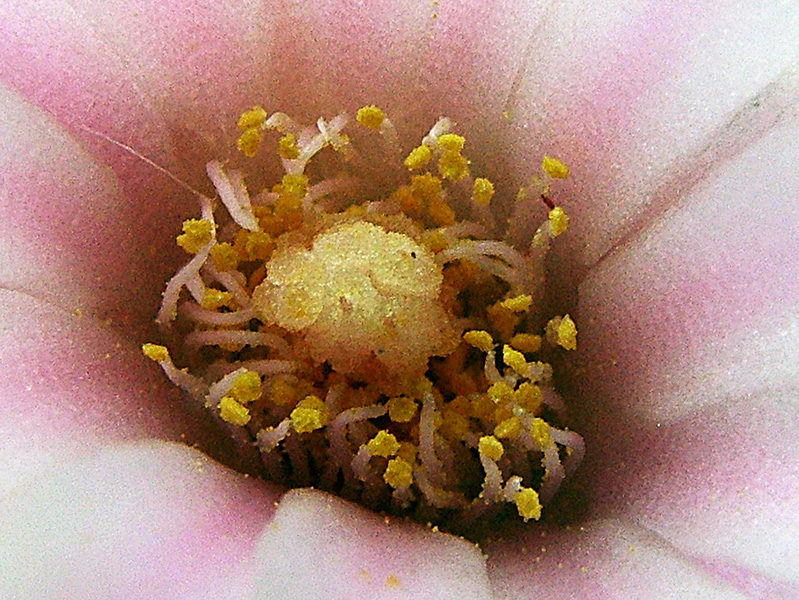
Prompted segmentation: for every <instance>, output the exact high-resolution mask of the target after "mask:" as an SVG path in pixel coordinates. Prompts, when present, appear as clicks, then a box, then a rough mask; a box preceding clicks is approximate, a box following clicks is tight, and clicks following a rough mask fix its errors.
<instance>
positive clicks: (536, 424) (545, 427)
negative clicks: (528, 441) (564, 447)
mask: <svg viewBox="0 0 799 600" xmlns="http://www.w3.org/2000/svg"><path fill="white" fill-rule="evenodd" d="M530 435H532V436H533V439H534V440H535V443H536V444H538V446H539V448H542V449H543V448H546V447H547V446H550V445H551V444H552V436H551V435H550V433H549V423H547V422H546V421H544V419H540V418H538V417H535V418H534V419H533V422H532V424H531V425H530Z"/></svg>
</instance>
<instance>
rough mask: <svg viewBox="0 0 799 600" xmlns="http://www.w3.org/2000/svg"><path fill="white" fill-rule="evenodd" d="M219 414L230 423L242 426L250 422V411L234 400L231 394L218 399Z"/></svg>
mask: <svg viewBox="0 0 799 600" xmlns="http://www.w3.org/2000/svg"><path fill="white" fill-rule="evenodd" d="M219 416H220V417H222V420H223V421H225V422H227V423H231V424H232V425H239V426H244V425H246V424H247V423H249V422H250V411H249V409H248V408H247V407H245V406H242V405H241V404H239V403H238V402H236V400H235V398H232V397H231V396H224V397H223V398H222V399H221V400H220V401H219Z"/></svg>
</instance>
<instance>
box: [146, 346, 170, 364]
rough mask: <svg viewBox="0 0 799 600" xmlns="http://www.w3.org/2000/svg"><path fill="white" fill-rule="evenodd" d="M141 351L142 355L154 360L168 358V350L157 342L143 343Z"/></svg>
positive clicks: (160, 360) (158, 360) (159, 360)
mask: <svg viewBox="0 0 799 600" xmlns="http://www.w3.org/2000/svg"><path fill="white" fill-rule="evenodd" d="M141 351H142V354H144V356H146V357H147V358H149V359H150V360H154V361H155V362H163V361H165V360H169V350H167V349H166V346H160V345H158V344H143V345H142V347H141Z"/></svg>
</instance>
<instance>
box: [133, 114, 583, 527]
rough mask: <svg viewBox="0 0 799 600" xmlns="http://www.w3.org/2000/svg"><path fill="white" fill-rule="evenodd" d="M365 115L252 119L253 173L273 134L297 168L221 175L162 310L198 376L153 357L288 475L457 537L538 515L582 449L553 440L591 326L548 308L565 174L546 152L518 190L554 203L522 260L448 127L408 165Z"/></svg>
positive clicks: (165, 354) (211, 167)
mask: <svg viewBox="0 0 799 600" xmlns="http://www.w3.org/2000/svg"><path fill="white" fill-rule="evenodd" d="M355 121H356V122H355V123H352V124H351V123H350V121H349V119H348V117H347V115H339V116H336V117H335V118H333V119H332V120H330V121H325V120H323V119H319V120H318V121H317V123H316V124H315V126H312V127H305V126H301V125H299V124H297V123H296V122H295V121H294V120H292V119H291V118H290V117H289V116H288V115H285V114H283V113H275V114H273V115H271V116H269V115H268V114H267V113H266V112H265V111H264V110H263V109H262V108H260V107H255V108H253V109H252V110H248V111H246V112H244V113H243V114H242V116H241V118H240V120H239V123H238V125H239V128H240V129H241V131H242V133H241V137H240V138H239V140H238V147H239V150H240V151H241V152H242V153H243V154H244V155H245V156H246V157H248V159H252V158H254V157H255V156H256V155H257V154H258V152H259V149H260V148H261V146H263V145H265V142H266V139H265V138H267V137H270V134H271V132H275V133H274V134H273V135H274V141H273V142H271V143H276V146H277V153H278V155H279V157H280V160H281V162H282V165H283V168H284V170H285V174H284V175H283V177H282V179H281V180H280V182H279V183H276V184H275V185H274V186H272V187H271V188H268V189H264V190H252V189H250V188H249V187H248V186H247V184H246V183H245V180H244V177H243V175H242V173H241V172H239V171H237V170H233V169H229V168H226V167H225V166H224V165H223V164H221V163H220V162H217V161H213V162H211V163H209V164H208V165H207V173H208V176H209V178H210V179H211V181H212V182H213V184H214V187H215V188H216V192H217V195H218V197H217V198H214V199H210V198H206V197H201V214H200V216H199V218H197V219H190V220H187V221H185V222H184V224H183V232H182V233H181V234H180V235H178V236H177V244H178V245H179V246H180V247H182V248H183V249H184V250H185V251H186V252H187V253H189V254H190V255H191V259H190V260H189V261H188V263H187V264H186V265H185V266H184V267H182V268H181V269H180V270H179V271H178V272H177V273H176V275H175V276H174V277H173V278H172V279H171V280H170V281H169V282H168V283H167V286H166V290H165V292H164V296H163V302H162V305H161V309H160V311H159V313H158V317H157V322H158V323H159V325H160V326H161V327H162V328H163V329H164V331H165V333H168V334H169V337H170V343H169V345H170V346H172V354H173V355H174V356H176V357H177V359H178V362H179V363H180V364H183V365H185V367H184V368H178V367H176V366H175V364H174V363H173V361H172V358H171V354H170V351H169V350H168V349H167V347H166V346H162V345H156V344H145V345H144V347H143V351H144V354H145V355H146V356H148V357H149V358H151V359H153V360H155V361H157V362H158V363H159V364H160V365H161V367H162V368H163V370H164V372H165V373H166V375H167V376H168V377H169V378H170V380H171V381H172V382H173V383H175V384H176V385H177V386H179V387H181V388H182V389H184V390H185V391H186V392H188V393H189V394H190V395H191V396H192V397H193V398H195V399H196V400H197V401H198V402H201V403H203V404H204V405H205V407H206V408H207V409H208V410H210V411H211V412H212V413H213V414H214V415H215V416H216V418H218V420H219V421H220V423H221V424H222V426H224V427H225V428H227V429H228V430H229V432H230V433H231V435H233V436H234V439H236V440H238V441H239V442H240V443H242V444H245V445H251V446H254V447H255V448H256V449H257V451H258V453H259V454H260V457H261V459H262V461H263V464H264V472H265V473H266V476H267V477H268V478H269V479H271V480H273V481H276V482H278V483H281V484H284V485H288V486H292V487H301V486H313V487H317V488H320V489H323V490H328V491H330V492H333V493H336V494H338V495H340V496H342V497H344V498H347V499H351V500H355V501H357V502H359V503H361V504H363V505H365V506H367V507H369V508H371V509H374V510H377V511H383V512H388V513H394V514H401V515H407V516H411V517H413V518H416V519H418V520H420V521H422V522H429V523H436V524H439V525H442V526H445V527H448V528H452V529H462V528H463V527H464V526H468V524H469V523H473V522H475V521H478V520H483V519H485V518H488V517H496V516H497V515H498V513H501V512H506V511H513V512H515V513H517V514H518V515H519V516H520V517H521V518H522V519H524V520H525V521H527V520H529V519H539V518H540V516H541V510H542V506H544V505H546V504H547V503H548V502H550V501H551V500H552V498H553V497H554V496H555V494H556V492H557V490H558V487H559V486H560V484H561V482H562V481H563V479H564V478H565V477H566V476H567V475H568V474H570V473H571V472H572V471H574V469H576V468H577V466H578V464H579V462H580V460H581V459H582V456H583V454H584V445H583V440H582V438H581V437H580V436H579V435H578V434H576V433H574V432H572V431H569V430H568V429H565V428H558V427H555V426H554V425H553V424H557V423H560V422H562V421H563V419H564V416H565V415H564V411H565V408H564V405H563V402H562V401H561V399H560V397H559V396H558V394H557V392H556V391H555V389H554V387H553V373H552V367H551V366H550V360H551V358H552V357H553V356H554V355H555V354H557V353H561V352H567V351H570V350H574V349H575V348H576V336H577V329H576V326H575V323H574V322H573V321H572V319H571V318H570V317H569V315H563V316H555V317H554V318H549V319H547V318H546V317H543V316H542V315H541V314H540V313H541V311H540V305H541V304H542V301H543V295H544V291H545V290H544V284H545V275H544V261H545V259H546V255H547V252H548V250H549V247H550V244H551V242H552V240H554V238H556V237H557V236H558V235H560V234H561V233H563V232H564V231H565V230H566V228H567V224H568V217H567V216H566V214H565V212H564V211H563V209H562V208H560V207H559V206H555V205H554V204H553V203H552V202H551V201H550V200H549V199H548V198H549V196H548V192H549V188H550V186H551V185H552V184H553V183H555V182H556V180H558V179H564V178H566V177H568V168H567V167H566V165H564V164H563V163H562V162H560V161H559V160H557V159H555V158H552V157H549V156H545V157H544V159H543V161H542V165H541V172H540V173H539V174H537V175H536V176H535V177H533V178H532V180H531V183H530V185H529V186H527V187H526V188H522V190H521V191H520V192H519V194H518V196H517V198H516V200H515V202H516V203H517V204H518V205H521V204H522V203H526V202H530V198H535V197H539V196H540V197H541V198H542V199H544V201H545V203H546V205H547V206H546V208H547V210H548V215H546V214H544V215H542V224H541V226H540V227H539V228H538V230H537V231H536V233H535V235H534V236H533V238H532V239H531V240H528V241H527V242H526V244H525V245H523V246H520V245H519V244H511V243H510V242H509V241H508V240H507V239H506V238H507V232H506V229H507V228H506V227H502V226H500V225H499V224H498V223H497V222H496V220H495V216H494V211H493V210H492V209H491V203H492V199H493V196H494V193H495V191H494V186H493V184H492V182H490V181H489V180H488V179H485V178H482V177H473V175H472V174H471V172H470V161H469V160H468V159H467V158H466V156H465V155H464V154H463V151H464V146H465V139H464V138H463V137H462V136H460V135H458V134H456V133H454V132H453V131H452V129H453V124H452V123H451V122H450V120H449V119H446V118H443V119H440V120H439V121H438V122H437V123H435V124H434V125H433V127H432V129H431V130H430V131H429V132H428V133H427V135H425V136H424V138H423V139H422V141H421V144H420V145H418V146H417V147H415V148H413V149H411V150H410V151H407V150H406V151H403V149H402V148H401V146H400V143H399V139H398V135H397V132H396V130H395V128H394V125H393V124H392V122H391V121H390V119H389V118H388V117H387V116H386V115H385V114H384V113H383V111H382V110H380V109H379V108H376V107H374V106H367V107H364V108H362V109H360V110H359V111H358V113H357V117H356V120H355ZM347 128H349V129H351V131H348V132H347V133H345V129H347ZM542 212H543V211H542Z"/></svg>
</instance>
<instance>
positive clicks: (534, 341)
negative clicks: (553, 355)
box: [510, 333, 541, 352]
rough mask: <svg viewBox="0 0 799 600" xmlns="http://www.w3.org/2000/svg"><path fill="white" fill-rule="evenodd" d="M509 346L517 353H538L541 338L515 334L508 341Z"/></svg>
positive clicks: (527, 334)
mask: <svg viewBox="0 0 799 600" xmlns="http://www.w3.org/2000/svg"><path fill="white" fill-rule="evenodd" d="M510 345H511V346H512V347H513V348H515V349H516V350H518V351H519V352H538V351H539V350H540V349H541V336H540V335H534V334H532V333H517V334H516V335H514V336H513V337H512V338H511V339H510Z"/></svg>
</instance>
